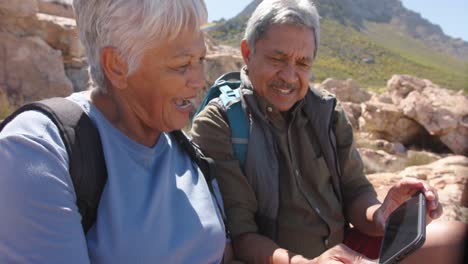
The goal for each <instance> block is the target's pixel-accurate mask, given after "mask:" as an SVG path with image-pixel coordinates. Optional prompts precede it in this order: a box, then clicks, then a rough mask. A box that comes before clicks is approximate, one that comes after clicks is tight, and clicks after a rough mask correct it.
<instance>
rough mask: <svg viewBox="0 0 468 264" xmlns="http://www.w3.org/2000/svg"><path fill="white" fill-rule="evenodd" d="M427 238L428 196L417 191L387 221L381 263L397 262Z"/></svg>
mask: <svg viewBox="0 0 468 264" xmlns="http://www.w3.org/2000/svg"><path fill="white" fill-rule="evenodd" d="M425 239H426V198H425V197H424V194H423V193H422V192H417V193H416V194H415V195H413V196H412V197H411V198H410V199H409V200H407V201H406V202H405V203H403V204H402V205H401V206H400V207H398V208H397V209H396V210H395V211H393V212H392V214H390V216H389V217H388V219H387V221H386V223H385V232H384V238H383V240H382V245H381V248H380V254H379V263H383V264H389V263H395V262H397V261H400V260H402V259H403V258H404V257H406V256H408V255H409V254H411V253H412V252H414V251H415V250H416V249H418V248H420V247H421V246H422V245H423V244H424V241H425Z"/></svg>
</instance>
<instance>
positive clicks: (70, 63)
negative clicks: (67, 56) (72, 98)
mask: <svg viewBox="0 0 468 264" xmlns="http://www.w3.org/2000/svg"><path fill="white" fill-rule="evenodd" d="M64 63H65V72H66V74H67V77H68V79H70V80H71V82H72V83H73V90H74V91H75V92H79V91H84V90H87V89H88V88H89V81H90V80H91V77H90V76H89V71H88V64H87V62H86V58H84V57H83V58H73V59H72V60H66V61H65V62H64Z"/></svg>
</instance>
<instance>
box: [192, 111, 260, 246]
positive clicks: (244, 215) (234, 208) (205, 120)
mask: <svg viewBox="0 0 468 264" xmlns="http://www.w3.org/2000/svg"><path fill="white" fill-rule="evenodd" d="M191 136H192V138H193V141H194V142H195V143H196V144H197V145H199V146H200V148H201V149H202V150H203V152H204V153H205V154H206V155H207V156H209V157H211V158H213V159H214V161H215V164H216V177H217V179H218V183H219V187H220V190H221V194H222V196H223V201H224V208H225V211H226V216H227V225H228V228H229V231H230V232H231V235H232V237H233V238H235V237H236V236H238V235H240V234H243V233H250V232H257V229H258V228H257V225H256V223H255V213H256V211H257V201H256V198H255V194H254V192H253V190H252V188H251V187H250V186H249V184H248V182H247V180H246V178H245V176H244V174H243V172H242V169H241V166H240V163H239V161H238V160H237V159H236V158H235V157H234V154H233V153H234V152H233V149H232V144H231V130H230V128H229V125H228V123H227V122H226V120H225V118H224V115H223V114H222V112H221V110H220V109H219V108H218V107H217V106H216V105H213V104H210V105H208V106H207V107H205V109H204V110H203V111H202V112H200V114H199V115H198V116H197V117H196V118H195V120H194V122H193V126H192V131H191Z"/></svg>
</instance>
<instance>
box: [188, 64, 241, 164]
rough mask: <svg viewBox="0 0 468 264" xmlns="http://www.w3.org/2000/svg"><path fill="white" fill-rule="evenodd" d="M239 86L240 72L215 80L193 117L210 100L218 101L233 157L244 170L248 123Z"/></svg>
mask: <svg viewBox="0 0 468 264" xmlns="http://www.w3.org/2000/svg"><path fill="white" fill-rule="evenodd" d="M240 84H241V81H240V72H228V73H226V74H224V75H222V76H221V77H219V78H218V79H216V81H215V82H214V84H213V86H211V87H210V89H209V90H208V93H207V94H206V96H205V98H204V99H203V101H202V103H201V104H200V106H199V108H198V110H197V112H196V113H195V117H196V116H197V115H198V114H199V113H200V112H201V111H202V110H203V109H204V108H205V106H207V105H208V103H209V102H210V101H211V100H213V99H215V98H219V99H220V101H221V103H222V105H223V107H224V109H225V113H226V116H227V119H228V123H229V126H230V127H231V139H232V147H233V150H234V155H235V156H236V158H237V159H238V160H239V162H240V164H241V166H242V168H244V164H245V158H246V154H247V144H248V143H249V128H250V126H249V124H250V123H249V119H248V117H247V113H246V112H245V109H244V108H243V107H242V102H241V91H240V88H239V87H240Z"/></svg>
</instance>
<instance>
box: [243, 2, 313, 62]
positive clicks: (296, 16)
mask: <svg viewBox="0 0 468 264" xmlns="http://www.w3.org/2000/svg"><path fill="white" fill-rule="evenodd" d="M319 19H320V17H319V14H318V11H317V8H316V7H315V4H314V2H313V1H312V0H263V1H262V2H261V3H260V4H259V5H258V7H257V8H256V9H255V11H254V13H253V14H252V16H251V17H250V19H249V21H248V22H247V28H246V30H245V36H244V38H245V40H246V41H247V43H248V44H249V47H250V49H251V50H252V51H253V52H255V43H257V41H258V40H259V39H260V38H262V36H263V34H265V32H266V31H267V30H268V27H269V26H271V25H273V24H291V25H299V26H304V27H306V28H309V29H311V30H312V31H313V32H314V35H315V51H314V56H315V55H316V54H317V49H318V44H319V42H320V21H319Z"/></svg>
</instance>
